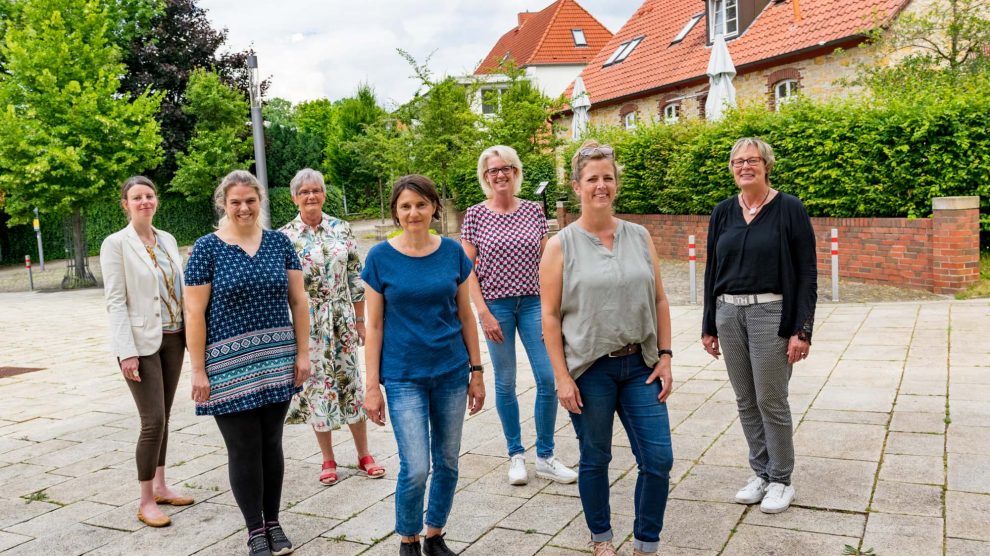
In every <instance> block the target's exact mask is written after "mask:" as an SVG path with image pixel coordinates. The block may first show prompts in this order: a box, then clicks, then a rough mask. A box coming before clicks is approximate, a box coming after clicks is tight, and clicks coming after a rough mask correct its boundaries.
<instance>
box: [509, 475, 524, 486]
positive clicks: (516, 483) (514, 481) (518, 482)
mask: <svg viewBox="0 0 990 556" xmlns="http://www.w3.org/2000/svg"><path fill="white" fill-rule="evenodd" d="M528 483H529V477H527V478H525V479H509V484H510V485H512V486H522V485H525V484H528Z"/></svg>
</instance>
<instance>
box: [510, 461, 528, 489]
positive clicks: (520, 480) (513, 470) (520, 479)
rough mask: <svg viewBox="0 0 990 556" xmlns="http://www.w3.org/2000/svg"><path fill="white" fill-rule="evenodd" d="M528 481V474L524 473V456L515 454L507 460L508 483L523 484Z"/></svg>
mask: <svg viewBox="0 0 990 556" xmlns="http://www.w3.org/2000/svg"><path fill="white" fill-rule="evenodd" d="M528 482H529V474H528V473H526V456H524V455H522V454H516V455H514V456H512V459H510V460H509V484H510V485H524V484H526V483H528Z"/></svg>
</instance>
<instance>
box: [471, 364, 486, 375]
mask: <svg viewBox="0 0 990 556" xmlns="http://www.w3.org/2000/svg"><path fill="white" fill-rule="evenodd" d="M484 370H485V368H484V367H483V366H481V365H471V372H472V373H480V372H482V371H484Z"/></svg>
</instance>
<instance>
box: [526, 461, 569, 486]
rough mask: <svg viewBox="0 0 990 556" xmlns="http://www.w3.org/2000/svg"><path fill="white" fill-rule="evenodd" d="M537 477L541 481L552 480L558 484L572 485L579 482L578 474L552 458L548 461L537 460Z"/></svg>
mask: <svg viewBox="0 0 990 556" xmlns="http://www.w3.org/2000/svg"><path fill="white" fill-rule="evenodd" d="M536 476H537V477H539V478H541V479H550V480H551V481H557V482H558V483H564V484H567V485H569V484H571V483H573V482H574V481H576V480H577V478H578V474H577V473H576V472H575V471H574V470H573V469H571V468H569V467H567V466H566V465H564V464H563V463H561V462H560V460H558V459H557V458H555V457H553V456H550V457H548V458H547V459H543V458H540V457H538V458H536Z"/></svg>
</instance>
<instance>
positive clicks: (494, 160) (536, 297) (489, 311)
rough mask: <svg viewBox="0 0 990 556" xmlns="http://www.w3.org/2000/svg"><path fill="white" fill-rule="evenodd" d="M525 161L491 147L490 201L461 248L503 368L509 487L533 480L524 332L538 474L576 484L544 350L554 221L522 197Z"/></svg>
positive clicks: (481, 177) (482, 174) (484, 183)
mask: <svg viewBox="0 0 990 556" xmlns="http://www.w3.org/2000/svg"><path fill="white" fill-rule="evenodd" d="M522 180H523V169H522V162H520V160H519V155H518V154H516V151H515V149H513V148H512V147H506V146H503V145H497V146H494V147H489V148H487V149H485V151H484V152H483V153H481V157H480V158H479V159H478V182H479V183H480V184H481V189H482V190H483V191H484V192H485V195H486V196H487V197H488V200H486V201H485V202H483V203H478V204H477V205H474V206H473V207H471V208H469V209H468V210H467V213H466V214H465V215H464V224H463V226H462V228H461V243H462V244H463V245H464V251H465V252H466V253H467V256H468V257H469V258H470V259H471V261H472V262H473V263H475V266H474V271H473V272H472V274H471V277H470V278H468V286H469V288H470V290H471V300H472V301H473V302H474V305H475V307H476V308H477V310H478V315H479V317H480V321H481V327H482V330H483V331H484V333H485V340H486V341H487V342H488V352H489V354H490V355H491V358H492V366H493V367H494V369H495V408H496V409H497V410H498V416H499V419H500V420H501V421H502V432H503V433H504V435H505V442H506V446H507V448H508V455H509V458H510V464H509V484H512V485H524V484H526V483H527V482H528V481H529V474H528V472H527V471H526V459H525V448H524V447H523V444H522V433H521V430H520V424H519V401H518V400H517V399H516V331H518V332H519V337H520V338H521V339H522V343H523V347H524V348H525V349H526V355H527V356H528V357H529V363H530V366H531V367H532V368H533V376H534V377H535V378H536V407H535V411H534V413H535V415H534V421H535V422H536V456H537V457H536V476H537V477H541V478H544V479H550V480H553V481H557V482H561V483H573V482H574V481H576V480H577V473H575V472H574V471H572V470H571V469H569V468H568V467H567V466H565V465H564V464H563V463H562V462H560V461H558V460H557V459H556V458H555V457H554V455H553V450H554V441H553V431H554V423H555V421H556V419H557V399H556V393H555V391H554V382H553V369H552V368H551V367H550V359H549V358H548V357H547V350H546V347H545V346H544V345H543V334H542V322H541V318H540V279H539V265H540V256H541V255H542V253H543V246H544V245H545V244H546V241H547V231H548V230H547V221H546V217H545V216H544V214H543V209H542V208H541V207H540V205H538V204H537V203H534V202H532V201H525V200H522V199H520V198H518V197H516V194H518V193H519V189H520V187H521V186H522Z"/></svg>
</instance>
